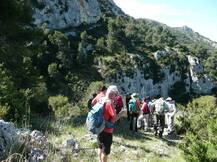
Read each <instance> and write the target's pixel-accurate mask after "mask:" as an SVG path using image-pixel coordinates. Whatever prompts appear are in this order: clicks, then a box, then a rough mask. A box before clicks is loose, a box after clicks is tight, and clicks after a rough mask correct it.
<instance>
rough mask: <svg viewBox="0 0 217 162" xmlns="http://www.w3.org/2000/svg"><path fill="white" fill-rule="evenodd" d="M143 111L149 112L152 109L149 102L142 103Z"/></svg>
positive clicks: (144, 112)
mask: <svg viewBox="0 0 217 162" xmlns="http://www.w3.org/2000/svg"><path fill="white" fill-rule="evenodd" d="M142 112H143V114H149V113H150V110H149V107H148V103H147V102H144V103H143V105H142Z"/></svg>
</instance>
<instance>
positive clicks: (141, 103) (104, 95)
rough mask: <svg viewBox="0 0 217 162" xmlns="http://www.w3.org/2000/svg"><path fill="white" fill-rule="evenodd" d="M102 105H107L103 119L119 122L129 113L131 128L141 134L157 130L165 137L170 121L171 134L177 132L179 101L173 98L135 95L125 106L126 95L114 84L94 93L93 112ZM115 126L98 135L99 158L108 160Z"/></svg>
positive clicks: (156, 131)
mask: <svg viewBox="0 0 217 162" xmlns="http://www.w3.org/2000/svg"><path fill="white" fill-rule="evenodd" d="M99 102H103V118H104V120H105V121H109V122H111V123H113V124H114V123H119V122H120V117H121V116H123V115H124V114H125V112H126V113H127V119H128V121H129V129H130V130H131V131H134V132H138V129H144V131H150V130H151V128H152V127H153V130H154V135H155V136H158V137H159V138H162V136H163V132H164V128H165V125H166V124H165V118H166V121H167V131H168V135H172V134H173V133H174V115H175V113H176V106H175V102H174V101H173V100H172V98H171V97H168V98H166V100H164V99H163V97H160V98H158V99H151V98H150V97H148V96H147V97H144V98H140V96H139V94H138V93H132V94H129V95H127V96H126V97H125V107H126V109H125V107H124V101H123V98H122V96H121V95H120V93H119V91H118V88H117V86H115V85H111V86H109V87H108V88H106V87H105V86H102V88H101V89H100V91H99V93H98V94H96V93H94V94H93V95H92V98H91V99H90V100H89V101H88V108H89V111H91V109H92V108H93V107H94V105H96V104H97V103H99ZM113 129H114V127H110V126H106V125H105V127H103V130H102V131H101V132H100V133H99V134H97V140H98V145H99V152H98V154H99V159H100V161H101V162H106V161H107V156H108V155H109V154H110V149H111V145H112V133H113Z"/></svg>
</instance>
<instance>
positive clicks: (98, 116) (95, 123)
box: [86, 102, 114, 135]
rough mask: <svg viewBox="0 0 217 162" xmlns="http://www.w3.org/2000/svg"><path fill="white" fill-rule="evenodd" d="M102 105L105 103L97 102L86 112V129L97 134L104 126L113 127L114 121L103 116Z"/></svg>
mask: <svg viewBox="0 0 217 162" xmlns="http://www.w3.org/2000/svg"><path fill="white" fill-rule="evenodd" d="M104 105H105V103H102V102H97V103H96V104H95V105H94V106H93V107H92V109H91V110H90V111H89V112H88V114H87V118H86V125H87V129H88V130H89V131H90V132H91V133H93V134H97V135H98V134H99V133H101V132H102V131H103V130H104V128H113V127H114V123H112V122H109V121H105V119H104V117H103V110H104Z"/></svg>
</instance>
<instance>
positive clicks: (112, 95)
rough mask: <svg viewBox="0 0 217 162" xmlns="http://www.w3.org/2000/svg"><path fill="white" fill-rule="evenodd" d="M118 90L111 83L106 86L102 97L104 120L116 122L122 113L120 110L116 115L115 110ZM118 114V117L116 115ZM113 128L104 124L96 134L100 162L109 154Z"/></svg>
mask: <svg viewBox="0 0 217 162" xmlns="http://www.w3.org/2000/svg"><path fill="white" fill-rule="evenodd" d="M118 94H119V91H118V88H117V86H115V85H111V86H109V87H108V89H107V91H106V95H105V97H104V98H103V100H104V106H103V118H104V120H105V121H109V122H110V124H109V125H111V123H113V125H114V123H115V122H116V120H117V119H118V118H119V117H120V116H121V115H122V112H124V111H121V112H120V114H118V115H117V116H116V112H115V105H114V104H115V100H116V97H117V96H118ZM118 116H119V117H118ZM113 129H114V127H111V126H108V127H107V126H106V125H105V128H104V129H103V131H102V132H101V133H99V134H98V137H97V139H98V145H99V152H98V154H99V159H100V161H101V162H106V161H107V158H108V155H109V154H110V151H111V145H112V136H113Z"/></svg>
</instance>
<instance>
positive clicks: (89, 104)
mask: <svg viewBox="0 0 217 162" xmlns="http://www.w3.org/2000/svg"><path fill="white" fill-rule="evenodd" d="M96 95H97V94H96V93H95V92H94V93H92V95H91V97H90V98H89V100H88V101H87V108H88V111H90V110H91V109H92V107H93V105H92V100H93V99H94V98H95V97H96Z"/></svg>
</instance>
